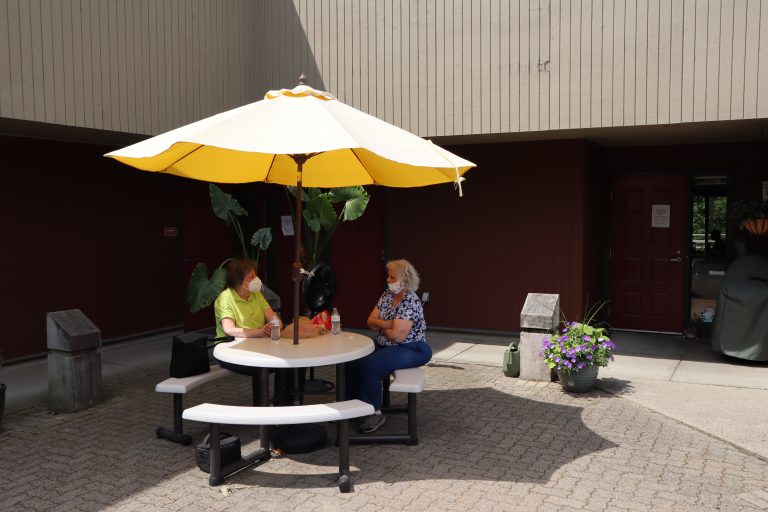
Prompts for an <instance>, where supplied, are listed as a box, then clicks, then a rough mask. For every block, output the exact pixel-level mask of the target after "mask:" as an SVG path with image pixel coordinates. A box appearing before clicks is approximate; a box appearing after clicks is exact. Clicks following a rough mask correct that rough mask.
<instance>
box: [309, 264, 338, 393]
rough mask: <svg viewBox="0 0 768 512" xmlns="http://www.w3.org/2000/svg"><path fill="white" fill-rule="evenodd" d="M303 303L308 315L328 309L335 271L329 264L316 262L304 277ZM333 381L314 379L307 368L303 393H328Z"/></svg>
mask: <svg viewBox="0 0 768 512" xmlns="http://www.w3.org/2000/svg"><path fill="white" fill-rule="evenodd" d="M303 291H304V305H305V306H306V307H307V309H308V310H309V311H310V316H315V315H316V314H318V313H319V312H321V311H323V310H325V309H328V308H329V307H330V306H331V304H333V298H334V297H335V296H336V273H335V272H334V271H333V269H332V268H331V266H330V265H327V264H325V263H318V264H317V265H315V267H314V268H313V269H312V271H311V272H310V273H309V274H308V275H307V276H306V278H305V279H304V290H303ZM333 387H334V386H333V382H328V381H327V380H319V379H315V369H314V368H310V369H309V379H307V380H306V381H304V393H328V392H330V391H331V390H333Z"/></svg>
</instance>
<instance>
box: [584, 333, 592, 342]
mask: <svg viewBox="0 0 768 512" xmlns="http://www.w3.org/2000/svg"><path fill="white" fill-rule="evenodd" d="M584 341H592V338H590V337H589V334H585V335H584Z"/></svg>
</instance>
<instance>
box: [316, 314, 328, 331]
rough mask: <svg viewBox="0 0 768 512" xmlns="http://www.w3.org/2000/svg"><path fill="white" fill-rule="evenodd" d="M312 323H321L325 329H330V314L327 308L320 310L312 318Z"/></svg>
mask: <svg viewBox="0 0 768 512" xmlns="http://www.w3.org/2000/svg"><path fill="white" fill-rule="evenodd" d="M312 323H313V324H315V325H322V326H323V327H324V328H325V330H326V331H330V330H331V314H330V313H328V311H327V310H324V311H321V312H319V313H318V314H316V315H315V316H314V317H313V318H312Z"/></svg>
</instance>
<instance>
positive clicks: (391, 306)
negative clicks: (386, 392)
mask: <svg viewBox="0 0 768 512" xmlns="http://www.w3.org/2000/svg"><path fill="white" fill-rule="evenodd" d="M418 288H419V274H418V273H417V272H416V269H415V268H413V265H411V264H410V263H409V262H408V261H406V260H394V261H390V262H388V263H387V290H385V291H384V293H383V294H381V297H380V298H379V302H377V303H376V307H375V308H373V311H371V314H370V316H369V317H368V327H369V328H371V329H372V330H374V331H376V333H377V334H376V337H375V338H374V341H375V342H376V350H375V351H374V352H373V353H371V354H369V355H368V356H366V357H364V358H362V359H358V360H357V361H353V362H351V363H348V368H349V382H350V383H351V385H352V386H354V387H353V388H352V389H351V390H350V391H351V393H350V396H351V397H352V398H359V399H360V400H362V401H364V402H367V403H369V404H371V405H373V407H374V409H375V411H376V412H375V413H374V414H372V415H371V416H368V417H366V418H364V419H363V421H362V422H361V423H360V432H361V433H363V434H368V433H371V432H373V431H375V430H377V429H378V428H379V427H380V426H382V425H383V424H384V421H385V418H384V415H383V414H381V398H382V397H381V393H382V389H381V382H382V380H384V379H385V378H387V377H388V376H389V375H390V374H391V373H392V372H393V371H395V370H399V369H402V368H416V367H419V366H422V365H424V364H426V363H427V362H428V361H429V360H430V359H431V358H432V349H431V348H430V347H429V345H428V344H427V338H426V330H427V324H426V322H425V321H424V309H423V308H422V306H421V301H420V300H419V297H418V296H417V295H416V290H417V289H418Z"/></svg>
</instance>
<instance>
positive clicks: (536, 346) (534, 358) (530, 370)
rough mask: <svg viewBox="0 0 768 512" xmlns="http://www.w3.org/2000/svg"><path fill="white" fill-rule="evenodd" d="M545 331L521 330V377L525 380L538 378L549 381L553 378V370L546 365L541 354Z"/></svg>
mask: <svg viewBox="0 0 768 512" xmlns="http://www.w3.org/2000/svg"><path fill="white" fill-rule="evenodd" d="M545 335H546V333H545V332H521V333H520V345H519V350H520V378H521V379H524V380H538V381H544V382H549V381H550V380H552V377H551V375H552V370H550V368H549V366H547V365H546V363H545V362H544V359H543V358H542V357H541V356H540V355H539V352H541V340H542V338H544V336H545Z"/></svg>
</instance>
